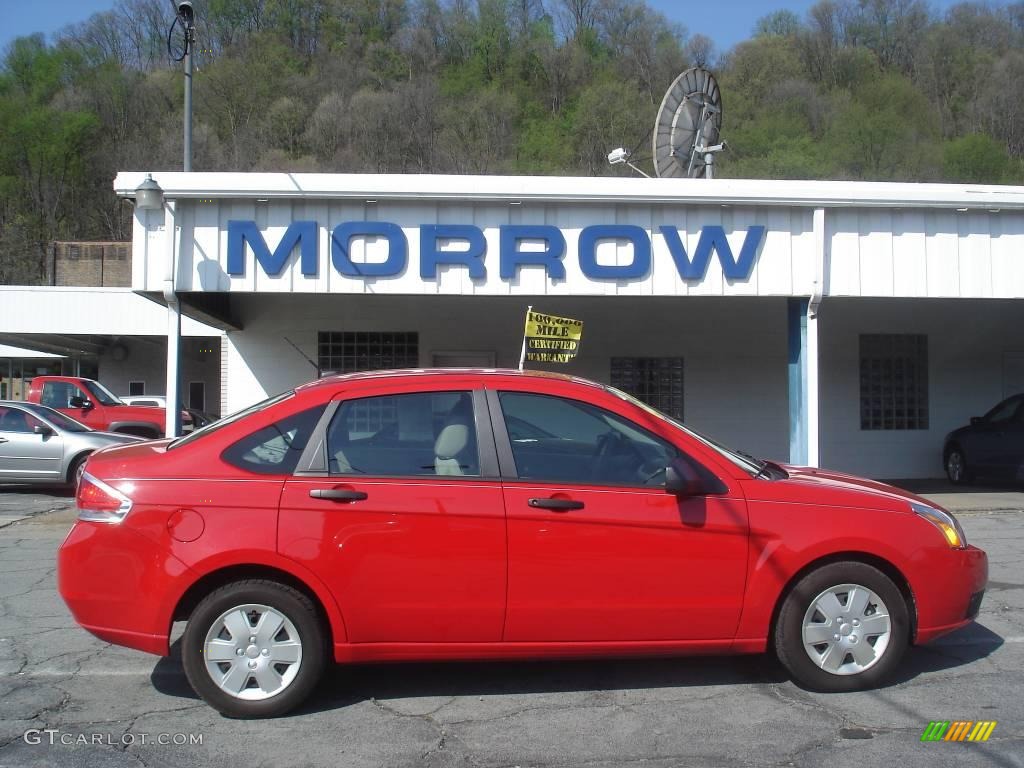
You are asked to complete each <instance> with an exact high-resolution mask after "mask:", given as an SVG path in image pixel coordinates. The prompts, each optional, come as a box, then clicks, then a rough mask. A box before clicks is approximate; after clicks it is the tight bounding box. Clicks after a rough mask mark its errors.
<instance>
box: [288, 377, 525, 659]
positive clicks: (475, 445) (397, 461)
mask: <svg viewBox="0 0 1024 768" xmlns="http://www.w3.org/2000/svg"><path fill="white" fill-rule="evenodd" d="M481 414H482V415H481ZM322 429H323V433H324V437H323V440H322V442H320V443H315V442H314V445H315V447H314V448H313V449H312V450H313V451H314V454H315V455H316V456H317V457H319V455H320V454H319V452H320V451H323V453H322V456H323V466H322V467H320V468H318V469H314V470H309V471H307V474H305V475H303V474H302V473H301V472H300V473H297V475H296V476H295V477H293V478H291V479H289V480H288V481H287V483H286V484H285V488H284V492H283V495H282V498H281V512H280V516H279V528H278V532H279V533H278V548H279V551H280V552H281V554H283V555H285V556H286V557H289V558H292V559H294V560H296V561H298V562H301V563H303V564H304V565H306V566H307V567H309V568H310V569H312V570H314V571H315V572H316V573H317V574H319V576H320V577H321V578H322V579H323V580H324V582H326V583H327V584H328V586H329V587H330V589H331V591H332V592H333V593H334V595H335V597H336V599H337V601H338V605H339V606H340V608H341V611H342V615H343V617H344V621H345V626H346V631H347V633H348V638H349V641H350V642H355V643H363V642H494V641H498V640H500V639H501V631H502V623H503V621H504V617H505V589H506V578H505V575H506V574H505V570H506V551H505V545H506V533H505V509H504V503H503V499H502V491H501V483H500V480H499V479H498V476H497V475H498V470H497V459H496V457H495V450H494V439H493V436H492V434H491V429H490V421H489V419H488V418H487V415H486V405H485V403H484V397H483V392H482V390H479V389H478V390H476V391H473V389H472V383H471V382H468V381H457V380H449V381H446V382H444V384H443V385H441V386H439V387H434V388H430V387H424V389H422V390H419V391H415V392H409V391H407V388H406V389H405V390H398V389H394V390H387V389H380V388H378V389H374V390H371V391H367V392H363V393H360V394H359V395H358V396H356V395H349V396H348V399H345V400H340V401H338V402H336V403H334V404H332V407H331V408H330V409H329V411H328V413H327V415H326V416H325V417H324V425H323V426H322ZM304 461H305V459H304ZM301 466H304V465H301Z"/></svg>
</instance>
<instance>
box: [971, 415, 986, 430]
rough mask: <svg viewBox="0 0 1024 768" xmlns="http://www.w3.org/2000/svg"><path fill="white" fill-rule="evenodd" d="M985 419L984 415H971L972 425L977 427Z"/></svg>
mask: <svg viewBox="0 0 1024 768" xmlns="http://www.w3.org/2000/svg"><path fill="white" fill-rule="evenodd" d="M984 421H985V418H984V417H983V416H971V426H972V427H976V426H977V425H978V424H981V423H983V422H984Z"/></svg>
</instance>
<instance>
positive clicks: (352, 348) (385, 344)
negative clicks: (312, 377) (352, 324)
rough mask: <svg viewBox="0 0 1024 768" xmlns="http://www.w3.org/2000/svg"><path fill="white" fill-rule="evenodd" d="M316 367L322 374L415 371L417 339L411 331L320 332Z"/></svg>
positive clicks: (418, 341)
mask: <svg viewBox="0 0 1024 768" xmlns="http://www.w3.org/2000/svg"><path fill="white" fill-rule="evenodd" d="M317 363H318V365H319V366H320V372H321V373H322V374H325V375H326V374H328V373H353V372H355V371H376V370H381V369H388V368H416V367H418V366H419V364H420V336H419V334H418V333H416V332H415V331H411V332H408V333H404V332H397V333H394V332H388V333H381V332H378V331H320V333H319V335H318V346H317Z"/></svg>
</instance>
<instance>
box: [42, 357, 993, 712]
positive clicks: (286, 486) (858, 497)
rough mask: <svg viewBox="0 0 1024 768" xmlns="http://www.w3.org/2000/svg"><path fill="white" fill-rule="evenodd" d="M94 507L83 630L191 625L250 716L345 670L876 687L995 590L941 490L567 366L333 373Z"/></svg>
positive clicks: (204, 679)
mask: <svg viewBox="0 0 1024 768" xmlns="http://www.w3.org/2000/svg"><path fill="white" fill-rule="evenodd" d="M77 503H78V508H79V518H78V521H77V523H76V524H75V526H74V528H73V529H72V531H71V532H70V533H69V535H68V537H67V538H66V540H65V541H64V543H63V545H62V546H61V549H60V553H59V571H58V582H59V587H60V593H61V595H62V596H63V598H64V600H65V602H66V603H67V605H68V606H69V608H70V609H71V612H72V614H73V615H74V617H75V619H76V620H77V621H78V623H79V624H81V625H82V626H83V627H85V628H86V629H88V630H89V631H90V632H92V633H93V634H95V635H96V636H97V637H100V638H102V639H103V640H106V641H109V642H112V643H117V644H120V645H125V646H128V647H131V648H137V649H140V650H143V651H148V652H150V653H156V654H162V655H166V654H167V653H168V652H169V631H170V628H171V625H172V622H173V621H178V620H183V621H187V626H186V629H185V632H184V636H183V638H182V643H181V652H182V658H183V663H184V667H185V672H186V674H187V676H188V679H189V681H190V682H191V684H192V686H193V687H194V688H195V690H196V692H197V693H198V694H199V695H200V696H201V697H202V698H203V699H205V700H206V701H207V702H208V703H209V704H211V705H212V706H213V707H215V708H216V709H218V710H219V711H221V712H222V713H224V714H227V715H230V716H239V717H259V716H272V715H279V714H281V713H283V712H286V711H288V710H290V709H291V708H293V707H295V706H296V705H298V704H299V703H300V702H302V701H303V700H304V699H305V698H306V696H307V695H308V694H309V693H310V692H311V690H312V689H313V687H314V686H315V685H316V682H317V680H318V678H319V677H320V675H321V672H322V670H323V669H324V667H325V664H326V663H327V662H328V661H335V662H364V661H399V660H412V659H418V660H442V659H499V658H500V659H511V658H555V657H559V658H560V657H568V656H610V655H630V656H635V655H645V654H658V655H667V654H680V655H682V654H688V653H759V652H764V651H766V650H769V649H770V650H772V651H774V652H775V653H776V654H777V655H778V657H779V659H781V661H782V663H783V664H784V665H785V667H786V668H787V669H788V670H789V672H790V674H791V675H792V676H793V678H794V679H795V680H797V681H798V682H799V683H800V684H802V685H804V686H806V687H808V688H813V689H817V690H823V691H851V690H858V689H863V688H868V687H872V686H877V685H880V684H883V683H884V682H885V681H886V680H888V679H889V678H890V677H891V675H892V674H893V671H894V670H895V668H896V667H897V665H898V663H899V660H900V657H901V656H902V655H903V652H904V650H905V649H906V647H907V645H908V644H910V643H925V642H928V641H930V640H932V639H934V638H936V637H938V636H940V635H943V634H945V633H947V632H950V631H952V630H954V629H957V628H958V627H962V626H964V625H965V624H967V623H969V622H970V621H971V620H972V619H973V617H974V616H975V615H976V614H977V613H978V610H979V607H980V605H981V600H982V596H983V593H984V589H985V585H986V582H987V574H988V564H987V559H986V555H985V553H984V552H983V551H982V550H980V549H978V548H976V547H974V546H971V545H969V544H968V543H967V541H966V539H965V537H964V533H963V531H962V530H961V528H960V525H959V523H958V522H957V521H956V519H955V518H954V517H953V516H952V515H951V514H950V513H949V512H947V511H945V510H943V509H942V508H940V507H938V506H936V505H935V504H933V503H930V502H928V501H926V500H925V499H922V498H919V497H917V496H914V495H912V494H909V493H906V492H904V491H901V490H899V489H897V488H893V487H891V486H887V485H883V484H881V483H877V482H873V481H870V480H863V479H860V478H856V477H852V476H849V475H843V474H839V473H835V472H827V471H823V470H818V469H810V468H805V467H794V466H786V465H782V464H777V463H773V462H766V461H761V460H758V459H753V458H748V457H746V456H744V455H742V454H739V453H736V452H734V451H732V450H730V449H728V448H725V447H723V446H721V445H719V444H718V443H716V442H714V441H712V440H710V439H709V438H706V437H704V436H703V435H701V434H700V433H698V432H695V431H694V430H692V429H689V428H687V427H685V426H684V425H682V424H681V423H679V422H677V421H675V420H673V419H671V418H669V417H668V416H665V415H663V414H661V413H660V412H658V411H656V410H654V409H652V408H650V407H648V406H646V405H644V404H643V403H641V402H640V401H638V400H636V399H634V398H632V397H631V396H629V395H626V394H624V393H622V392H619V391H618V390H615V389H612V388H610V387H607V386H604V385H601V384H596V383H593V382H588V381H585V380H582V379H578V378H573V377H568V376H560V375H556V374H544V373H529V372H526V373H521V372H516V371H494V370H490V371H484V370H481V371H468V370H461V371H460V370H447V371H444V370H438V371H404V372H403V371H399V372H376V373H365V374H353V375H348V376H335V377H331V378H325V379H321V380H319V381H317V382H313V383H311V384H307V385H304V386H301V387H298V388H297V389H295V390H294V391H290V392H286V393H284V394H282V395H278V396H276V397H273V398H271V399H269V400H266V401H264V402H262V403H259V404H257V405H254V406H252V407H251V408H249V409H247V410H245V411H242V412H240V413H237V414H235V415H233V416H229V417H227V418H224V419H221V420H220V421H218V422H215V423H214V424H211V425H210V426H208V427H206V428H205V429H201V430H196V431H195V432H193V433H192V434H191V435H188V436H185V437H182V438H179V439H177V440H174V441H157V442H148V443H143V444H140V445H133V446H126V447H123V448H115V449H110V450H106V451H103V452H101V453H98V454H96V455H95V456H93V458H92V459H91V460H90V462H89V465H88V468H87V471H86V474H85V476H84V477H83V479H82V484H81V486H80V487H79V492H78V497H77ZM125 574H131V578H126V577H125Z"/></svg>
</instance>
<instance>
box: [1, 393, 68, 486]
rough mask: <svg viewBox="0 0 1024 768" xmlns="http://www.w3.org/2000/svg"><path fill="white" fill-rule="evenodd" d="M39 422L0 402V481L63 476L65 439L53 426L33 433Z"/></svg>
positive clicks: (52, 479) (23, 411)
mask: <svg viewBox="0 0 1024 768" xmlns="http://www.w3.org/2000/svg"><path fill="white" fill-rule="evenodd" d="M41 424H42V422H41V421H40V420H39V419H37V418H35V417H34V416H32V414H30V413H28V412H27V411H25V410H24V409H22V408H18V407H17V406H11V405H0V481H6V482H15V481H18V480H22V481H25V480H28V481H52V482H60V481H61V480H63V478H62V476H61V460H62V458H63V455H64V440H63V438H62V437H61V436H60V435H59V434H57V433H56V432H54V431H52V430H51V431H49V432H47V433H45V434H36V433H35V431H34V427H35V426H36V425H41Z"/></svg>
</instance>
